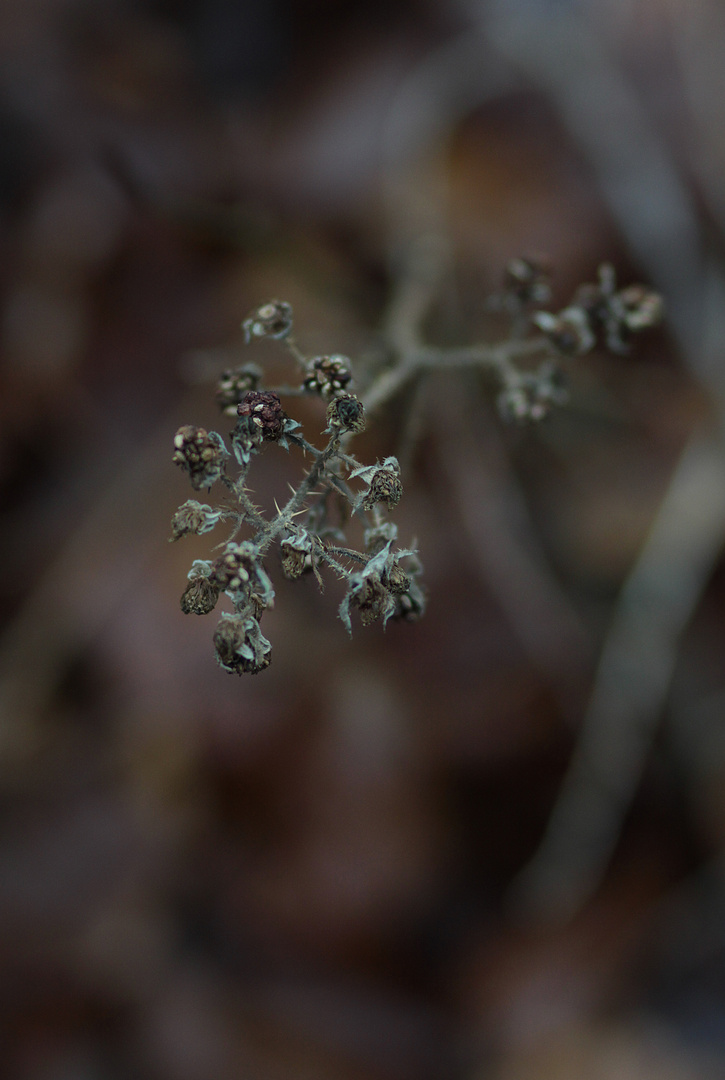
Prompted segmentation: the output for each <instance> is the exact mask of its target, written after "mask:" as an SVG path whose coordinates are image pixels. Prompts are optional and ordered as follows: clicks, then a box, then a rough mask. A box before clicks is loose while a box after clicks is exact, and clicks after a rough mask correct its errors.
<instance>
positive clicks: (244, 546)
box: [212, 540, 274, 612]
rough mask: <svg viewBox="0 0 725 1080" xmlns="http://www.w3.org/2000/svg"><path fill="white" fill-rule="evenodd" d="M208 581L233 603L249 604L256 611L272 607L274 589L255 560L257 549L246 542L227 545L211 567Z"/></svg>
mask: <svg viewBox="0 0 725 1080" xmlns="http://www.w3.org/2000/svg"><path fill="white" fill-rule="evenodd" d="M212 578H213V580H214V582H215V583H216V585H217V587H218V588H219V590H220V591H221V592H225V593H227V595H228V596H230V597H231V598H232V599H233V600H234V603H235V604H238V605H245V604H250V603H251V604H253V605H254V607H255V609H256V610H257V611H258V612H261V611H263V610H264V609H265V608H270V607H272V606H273V605H274V589H273V588H272V582H271V581H270V580H269V577H268V575H267V572H266V570H265V569H264V567H263V565H262V563H261V562H260V560H259V556H258V554H257V549H256V548H255V546H254V544H252V543H250V542H249V541H248V540H243V541H242V542H241V544H236V543H234V542H233V541H232V542H231V543H229V544H227V546H226V548H225V549H224V553H223V554H222V555H220V556H219V558H218V559H217V560H216V562H215V563H214V565H213V567H212Z"/></svg>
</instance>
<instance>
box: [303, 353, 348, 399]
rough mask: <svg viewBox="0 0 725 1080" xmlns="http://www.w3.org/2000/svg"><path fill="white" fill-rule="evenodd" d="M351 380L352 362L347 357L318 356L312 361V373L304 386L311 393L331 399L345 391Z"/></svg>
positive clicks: (336, 355)
mask: <svg viewBox="0 0 725 1080" xmlns="http://www.w3.org/2000/svg"><path fill="white" fill-rule="evenodd" d="M351 379H352V372H351V371H350V361H349V360H348V358H347V357H346V356H340V355H338V354H335V355H334V356H317V357H315V358H314V359H313V360H312V361H311V369H310V373H309V375H308V376H307V378H306V379H305V381H304V383H303V386H304V388H305V390H309V391H310V393H316V394H322V396H323V397H326V398H329V397H331V396H332V395H333V394H336V393H338V392H339V391H341V390H344V389H345V387H346V386H347V385H348V383H349V382H350V380H351Z"/></svg>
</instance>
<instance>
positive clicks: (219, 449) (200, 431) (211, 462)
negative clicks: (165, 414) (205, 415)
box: [172, 424, 229, 491]
mask: <svg viewBox="0 0 725 1080" xmlns="http://www.w3.org/2000/svg"><path fill="white" fill-rule="evenodd" d="M174 446H175V448H176V449H175V450H174V456H173V458H172V460H173V462H174V464H175V465H179V466H180V467H181V468H182V469H184V470H185V471H186V472H188V474H189V478H190V480H191V486H192V487H193V488H194V490H195V491H198V490H199V489H200V488H203V487H211V485H212V484H213V483H214V482H215V481H216V480H218V479H219V477H220V476H221V475H222V473H223V472H224V463H225V461H226V459H227V458H228V457H229V451H228V450H227V448H226V447H225V445H224V440H223V439H222V437H221V435H218V434H217V433H216V431H207V430H206V429H205V428H201V427H193V426H192V425H191V424H185V425H184V427H180V428H179V430H178V431H177V432H176V435H175V436H174Z"/></svg>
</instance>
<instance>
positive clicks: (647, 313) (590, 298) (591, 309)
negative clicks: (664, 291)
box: [575, 263, 664, 353]
mask: <svg viewBox="0 0 725 1080" xmlns="http://www.w3.org/2000/svg"><path fill="white" fill-rule="evenodd" d="M598 279H599V280H598V282H597V284H596V285H591V284H588V285H581V286H580V287H579V289H578V290H577V293H576V297H575V302H576V303H577V304H578V305H579V306H580V307H582V308H583V309H584V311H586V313H587V317H588V319H589V322H590V325H591V326H592V328H593V329H594V330H595V331H601V332H602V333H603V336H604V342H605V344H606V346H607V348H608V349H610V350H611V352H614V353H626V352H628V351H629V340H630V338H631V336H632V334H636V333H639V332H640V331H641V330H647V329H649V328H650V327H653V326H656V325H657V324H658V323H659V322H661V320H662V317H663V314H664V304H663V301H662V297H661V296H660V295H659V294H658V293H656V292H653V291H652V290H651V289H647V288H646V287H645V286H644V285H628V286H627V287H626V288H625V289H621V290H620V291H617V279H616V274H615V272H614V267H612V266H611V265H610V264H609V263H603V264H602V265H601V266H600V267H599V271H598Z"/></svg>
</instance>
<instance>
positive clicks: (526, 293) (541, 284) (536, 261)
mask: <svg viewBox="0 0 725 1080" xmlns="http://www.w3.org/2000/svg"><path fill="white" fill-rule="evenodd" d="M550 279H551V267H550V265H549V262H548V260H547V259H545V258H544V257H543V256H542V255H526V256H522V257H521V258H516V259H511V260H510V262H508V263H507V264H506V271H505V274H504V289H505V291H506V293H507V294H508V295H509V296H511V297H512V298H513V299H515V300H516V301H517V303H518V304H520V305H526V304H546V303H548V301H549V300H550V299H551V286H550Z"/></svg>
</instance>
